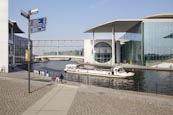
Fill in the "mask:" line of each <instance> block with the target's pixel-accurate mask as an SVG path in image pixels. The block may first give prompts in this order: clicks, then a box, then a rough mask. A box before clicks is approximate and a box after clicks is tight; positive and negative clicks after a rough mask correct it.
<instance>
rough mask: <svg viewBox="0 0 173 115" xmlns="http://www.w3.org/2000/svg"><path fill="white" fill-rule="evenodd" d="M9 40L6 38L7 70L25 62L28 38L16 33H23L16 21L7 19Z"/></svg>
mask: <svg viewBox="0 0 173 115" xmlns="http://www.w3.org/2000/svg"><path fill="white" fill-rule="evenodd" d="M8 26H9V40H8V55H9V59H8V64H9V71H10V67H11V66H15V65H16V64H23V63H25V50H26V49H27V44H28V40H27V39H26V38H24V37H21V36H18V35H16V34H21V33H24V32H23V31H22V30H21V29H20V28H19V27H18V25H17V23H16V22H12V21H10V20H9V25H8Z"/></svg>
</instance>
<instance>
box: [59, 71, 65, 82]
mask: <svg viewBox="0 0 173 115" xmlns="http://www.w3.org/2000/svg"><path fill="white" fill-rule="evenodd" d="M63 79H64V76H63V74H62V73H61V75H60V82H61V83H63Z"/></svg>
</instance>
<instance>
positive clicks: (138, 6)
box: [9, 0, 173, 40]
mask: <svg viewBox="0 0 173 115" xmlns="http://www.w3.org/2000/svg"><path fill="white" fill-rule="evenodd" d="M172 5H173V0H9V19H10V20H14V21H17V23H18V25H19V27H20V28H21V29H22V30H23V31H24V32H25V34H24V35H22V36H25V37H27V20H26V19H25V18H24V17H22V16H21V15H20V10H21V9H22V10H24V11H28V10H30V9H34V8H38V9H39V13H38V14H35V15H33V16H32V17H31V18H33V19H34V18H41V17H47V30H46V31H44V32H38V33H34V34H32V35H31V39H33V40H48V39H50V40H63V39H66V40H71V39H86V38H91V37H92V34H88V33H84V31H85V30H87V29H89V28H91V27H93V26H96V25H99V24H102V23H105V22H109V21H112V20H115V19H128V18H130V19H131V18H134V19H138V18H143V17H145V16H148V15H154V14H161V13H173V8H172ZM100 36H106V35H102V34H101V35H100V34H98V35H97V34H96V37H100ZM110 36H111V34H110Z"/></svg>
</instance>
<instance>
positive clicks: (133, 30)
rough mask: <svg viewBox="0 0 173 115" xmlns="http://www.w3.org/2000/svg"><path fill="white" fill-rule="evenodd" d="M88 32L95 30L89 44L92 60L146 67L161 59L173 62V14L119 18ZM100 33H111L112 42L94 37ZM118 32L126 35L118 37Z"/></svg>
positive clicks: (161, 60)
mask: <svg viewBox="0 0 173 115" xmlns="http://www.w3.org/2000/svg"><path fill="white" fill-rule="evenodd" d="M86 32H90V33H93V39H92V40H91V42H90V43H91V44H92V45H91V47H92V48H91V50H93V52H92V56H93V58H94V59H93V60H92V61H89V62H90V63H97V64H108V63H110V64H112V65H114V64H115V63H129V64H136V65H146V66H152V65H156V64H159V63H162V62H167V63H173V14H160V15H153V16H147V17H145V18H143V19H119V20H115V21H112V22H108V23H105V24H102V25H99V26H96V27H93V28H91V29H89V30H87V31H86ZM100 32H101V33H112V39H111V43H110V44H109V45H108V44H106V43H104V41H101V40H100V41H99V42H98V41H97V40H95V38H94V34H95V33H100ZM119 33H124V34H123V35H122V36H121V37H119V38H115V35H116V34H119ZM95 41H97V43H96V42H95ZM87 52H88V51H87ZM86 58H87V57H86ZM86 60H87V59H86ZM87 61H88V60H87Z"/></svg>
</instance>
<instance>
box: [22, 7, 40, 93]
mask: <svg viewBox="0 0 173 115" xmlns="http://www.w3.org/2000/svg"><path fill="white" fill-rule="evenodd" d="M37 13H38V9H33V10H29V11H28V13H26V12H25V11H23V10H21V13H20V14H21V15H22V16H23V17H25V18H26V19H28V55H29V59H28V60H26V61H28V93H30V92H31V91H30V68H31V55H32V54H31V41H30V34H31V30H30V17H31V15H33V14H37Z"/></svg>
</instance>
